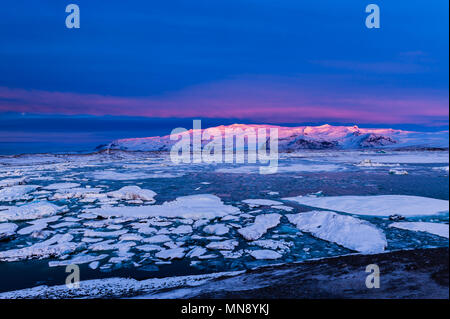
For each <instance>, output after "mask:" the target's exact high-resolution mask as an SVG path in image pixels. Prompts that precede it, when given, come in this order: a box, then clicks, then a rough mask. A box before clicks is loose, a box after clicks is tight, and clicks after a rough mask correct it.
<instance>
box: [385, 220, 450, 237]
mask: <svg viewBox="0 0 450 319" xmlns="http://www.w3.org/2000/svg"><path fill="white" fill-rule="evenodd" d="M389 227H395V228H399V229H405V230H411V231H422V232H427V233H430V234H433V235H438V236H441V237H445V238H449V237H448V229H449V228H448V224H440V223H427V222H399V223H392V224H390V225H389Z"/></svg>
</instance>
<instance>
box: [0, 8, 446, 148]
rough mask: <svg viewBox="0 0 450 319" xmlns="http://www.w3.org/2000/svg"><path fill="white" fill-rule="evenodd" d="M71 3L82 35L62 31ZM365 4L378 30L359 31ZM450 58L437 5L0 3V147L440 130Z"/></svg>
mask: <svg viewBox="0 0 450 319" xmlns="http://www.w3.org/2000/svg"><path fill="white" fill-rule="evenodd" d="M69 3H76V4H78V5H79V6H80V9H81V28H80V29H77V30H74V29H72V30H69V29H67V28H65V24H64V22H65V17H66V15H67V14H66V13H65V7H66V5H68V4H69ZM369 3H376V4H378V5H379V6H380V9H381V29H377V30H374V29H372V30H369V29H367V28H365V25H364V20H365V17H366V15H367V14H366V13H365V12H364V9H365V6H366V5H367V4H369ZM448 55H449V43H448V1H444V0H434V1H425V0H395V1H392V0H390V1H385V0H383V1H381V0H373V1H372V0H371V1H361V0H346V1H335V0H320V1H299V0H295V1H290V0H286V1H275V0H271V1H269V0H239V1H238V0H226V1H222V0H214V1H211V0H208V1H206V0H205V1H198V0H192V1H173V0H168V1H149V0H147V1H133V0H130V1H117V0H111V1H95V0H77V1H75V0H67V1H65V0H53V1H48V0H47V1H45V0H40V1H32V0H28V1H23V0H15V1H7V2H6V1H4V2H2V4H1V8H0V125H1V127H0V143H1V142H5V141H10V142H18V141H27V142H29V141H41V142H44V143H46V142H47V140H49V137H51V139H53V140H58V139H59V140H67V137H68V136H72V138H73V140H74V142H75V143H83V141H88V140H89V141H91V142H92V143H97V142H101V141H105V142H106V140H107V139H109V138H111V137H114V138H116V137H121V136H122V135H123V136H124V137H130V135H131V136H144V135H146V134H151V133H152V132H156V133H158V134H159V133H166V132H169V131H170V130H171V129H172V128H173V125H174V124H177V123H188V121H187V119H190V118H193V117H195V118H202V119H204V120H205V122H207V123H211V124H216V123H217V124H229V123H232V122H253V123H258V122H259V123H262V122H264V123H276V124H280V123H287V124H289V125H296V124H300V123H319V124H320V123H325V122H329V123H336V124H339V123H341V124H348V123H350V124H351V123H356V124H359V125H360V126H391V127H401V128H408V129H409V128H417V129H424V130H425V129H426V130H430V127H431V129H441V128H443V127H444V128H445V127H448V110H446V104H448V85H449V82H448V75H449V73H448ZM14 113H15V114H14ZM30 114H32V115H30ZM81 115H87V116H81ZM65 116H77V117H76V119H74V120H72V121H71V122H70V123H71V124H68V125H67V126H65V127H61V123H68V122H67V121H68V120H67V118H66V117H65ZM105 116H106V117H105ZM109 116H114V121H115V122H114V123H113V124H112V122H111V118H110V117H109ZM152 118H153V120H151V119H152ZM183 118H184V119H185V120H182V119H183ZM149 119H150V120H149ZM176 119H180V120H176ZM136 121H139V123H140V124H139V125H137V124H136ZM180 121H181V122H180ZM5 123H7V124H5ZM92 123H96V124H95V125H94V124H92ZM147 123H151V124H150V125H149V126H150V127H147V125H148V124H147ZM186 125H187V124H186ZM138 128H139V129H138ZM63 133H64V134H63ZM88 136H89V137H88ZM93 140H95V142H93Z"/></svg>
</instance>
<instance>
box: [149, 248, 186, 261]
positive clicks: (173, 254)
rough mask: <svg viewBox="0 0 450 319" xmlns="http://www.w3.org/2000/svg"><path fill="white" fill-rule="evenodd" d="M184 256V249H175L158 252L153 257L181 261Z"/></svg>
mask: <svg viewBox="0 0 450 319" xmlns="http://www.w3.org/2000/svg"><path fill="white" fill-rule="evenodd" d="M185 254H186V253H185V249H184V248H180V247H177V248H172V249H165V250H161V251H160V252H158V253H156V254H155V256H156V257H158V258H161V259H181V258H183V257H184V255H185Z"/></svg>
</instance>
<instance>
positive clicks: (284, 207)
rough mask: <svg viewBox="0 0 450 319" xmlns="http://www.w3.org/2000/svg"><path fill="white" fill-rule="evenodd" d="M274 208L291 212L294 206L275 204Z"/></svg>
mask: <svg viewBox="0 0 450 319" xmlns="http://www.w3.org/2000/svg"><path fill="white" fill-rule="evenodd" d="M272 208H275V209H280V210H284V211H286V212H291V211H293V210H294V207H289V206H286V205H275V206H272Z"/></svg>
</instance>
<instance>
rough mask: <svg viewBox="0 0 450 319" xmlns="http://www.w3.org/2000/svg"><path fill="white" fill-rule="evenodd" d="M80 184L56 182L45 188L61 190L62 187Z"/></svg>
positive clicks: (67, 187) (72, 186) (73, 186)
mask: <svg viewBox="0 0 450 319" xmlns="http://www.w3.org/2000/svg"><path fill="white" fill-rule="evenodd" d="M78 186H80V184H78V183H54V184H50V185H47V186H45V187H44V189H48V190H61V189H69V188H75V187H78Z"/></svg>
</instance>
